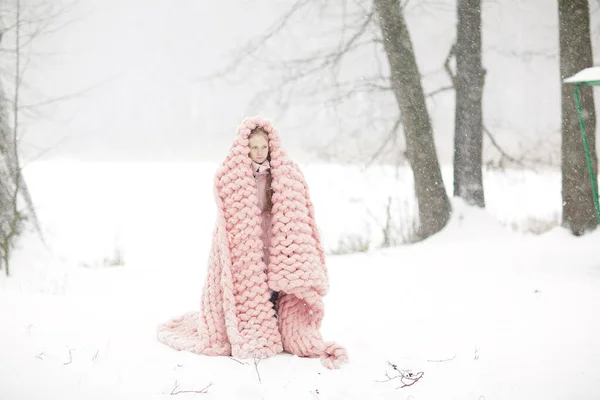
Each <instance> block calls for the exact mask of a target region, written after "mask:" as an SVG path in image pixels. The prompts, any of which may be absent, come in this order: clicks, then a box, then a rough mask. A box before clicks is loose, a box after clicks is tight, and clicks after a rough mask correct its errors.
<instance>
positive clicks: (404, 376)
mask: <svg viewBox="0 0 600 400" xmlns="http://www.w3.org/2000/svg"><path fill="white" fill-rule="evenodd" d="M388 364H389V365H390V367H392V369H393V370H394V371H396V376H390V374H389V373H388V372H386V373H385V376H386V378H387V379H386V380H384V381H376V382H379V383H384V382H389V381H392V380H394V379H399V380H400V382H401V385H400V386H398V387H397V388H396V389H402V388H405V387H407V386H412V385H414V384H415V383H417V382H418V381H419V380H420V379H421V378H422V377H423V375H425V372H423V371H419V372H417V373H416V374H415V373H412V372H411V371H409V370H400V369H398V366H396V365H395V364H392V363H391V362H389V361H388Z"/></svg>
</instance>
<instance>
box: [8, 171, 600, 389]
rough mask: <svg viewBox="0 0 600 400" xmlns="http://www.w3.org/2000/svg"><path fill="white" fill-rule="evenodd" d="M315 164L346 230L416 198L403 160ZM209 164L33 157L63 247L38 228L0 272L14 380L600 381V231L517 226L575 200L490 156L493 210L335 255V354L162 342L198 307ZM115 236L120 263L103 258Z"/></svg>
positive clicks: (49, 226)
mask: <svg viewBox="0 0 600 400" xmlns="http://www.w3.org/2000/svg"><path fill="white" fill-rule="evenodd" d="M305 172H306V176H307V180H308V181H309V184H310V185H311V193H312V195H313V199H314V202H315V207H316V212H317V220H318V222H319V224H320V227H321V230H322V231H323V235H324V239H326V241H327V242H328V243H329V244H328V245H329V246H330V247H332V248H333V247H335V244H336V243H337V240H338V239H339V238H340V235H344V234H348V232H351V233H361V232H363V233H364V232H365V231H366V230H368V229H366V228H365V227H368V228H369V229H370V230H371V231H372V232H371V233H373V235H372V236H369V238H370V239H371V240H372V241H376V240H378V239H379V237H378V236H377V235H376V234H374V232H375V231H376V228H377V226H378V225H377V224H380V223H381V221H380V220H379V218H380V217H381V215H382V213H381V211H380V208H379V206H381V205H384V204H385V203H386V201H387V199H386V196H388V195H390V194H393V193H396V194H397V196H398V197H399V199H397V200H398V203H399V204H404V205H408V204H412V203H410V202H409V199H410V198H411V196H412V191H411V190H410V186H411V185H412V184H411V182H410V180H409V179H408V176H409V175H410V174H408V173H407V172H406V171H401V173H400V174H399V175H398V176H399V177H400V180H394V179H392V178H393V176H394V175H393V174H392V171H391V170H388V171H386V170H378V169H373V170H369V171H367V172H361V171H359V170H358V169H356V168H353V167H347V166H326V165H311V166H306V167H305ZM213 174H214V166H213V165H208V164H193V163H179V164H127V163H122V164H99V163H91V164H85V163H80V164H76V165H74V164H71V163H63V164H56V163H51V164H47V163H38V164H32V165H30V166H28V169H27V170H26V177H27V178H28V179H29V182H30V188H31V191H32V192H33V195H34V198H35V199H36V203H37V204H38V205H39V209H40V218H41V219H42V222H43V223H44V227H45V229H46V232H47V242H48V247H49V250H47V249H45V248H44V247H43V246H41V245H40V244H39V242H37V241H35V240H34V239H33V238H26V239H25V241H24V242H23V243H22V244H21V245H20V248H19V249H18V250H17V252H16V254H15V257H14V260H13V263H14V276H13V277H11V278H8V279H7V278H2V279H0V304H2V305H3V306H2V308H1V309H0V321H2V322H1V323H2V330H1V333H0V357H1V359H2V362H0V398H1V399H8V400H13V399H18V400H21V399H38V398H46V399H55V398H56V399H66V400H70V399H121V398H123V399H125V398H126V399H162V398H165V399H166V398H172V396H174V395H176V396H177V397H175V398H182V399H186V398H204V399H257V400H258V399H319V400H325V399H408V398H410V399H415V400H417V399H473V400H480V399H511V400H513V399H599V398H600V385H598V382H600V340H599V339H598V338H599V337H600V320H599V319H598V309H600V290H599V289H600V253H599V252H598V242H599V240H600V231H599V232H594V233H592V234H589V235H586V236H583V237H579V238H575V237H573V236H571V235H570V234H568V233H567V232H566V231H564V230H563V229H562V228H558V227H556V228H554V229H551V230H550V231H549V232H547V233H545V234H542V235H539V236H536V235H531V234H525V233H521V232H518V231H515V230H513V229H512V227H515V226H522V225H521V224H520V222H519V221H523V220H525V219H528V218H532V219H544V218H554V216H555V215H556V213H557V212H559V211H560V190H559V187H558V185H559V182H560V179H559V175H557V174H556V173H552V172H545V173H539V174H529V173H525V172H522V171H521V172H519V171H515V172H506V173H504V174H501V173H500V172H498V171H495V172H486V175H485V177H486V182H485V184H486V196H487V197H488V199H487V200H488V205H489V208H488V210H479V209H474V208H471V207H469V206H467V205H465V204H464V203H462V202H461V201H459V200H456V199H455V200H453V207H454V214H453V217H452V220H451V221H450V223H449V224H448V226H447V227H446V228H445V229H444V230H443V231H442V232H440V233H439V234H437V235H435V236H434V237H432V238H430V239H428V240H426V241H424V242H422V243H417V244H410V245H403V246H398V247H394V248H386V249H371V250H370V251H369V252H366V253H360V254H348V255H340V256H332V255H330V256H328V259H327V261H328V268H329V274H330V282H331V291H330V293H329V294H328V296H327V297H326V298H325V320H324V323H323V327H322V333H323V335H324V337H325V338H326V339H327V340H334V341H336V342H339V343H341V344H343V345H344V346H346V347H347V349H348V352H349V356H350V363H349V364H347V365H345V366H344V367H342V368H341V369H340V370H333V371H330V370H327V369H325V368H323V367H322V366H321V364H320V362H319V361H318V360H314V359H302V358H298V357H295V356H291V355H287V354H282V355H278V356H275V357H272V358H269V359H266V360H262V361H260V362H259V363H258V364H257V365H255V363H254V361H253V360H233V359H231V358H227V357H222V358H217V357H205V356H198V355H194V354H190V353H184V352H177V351H174V350H172V349H170V348H168V347H166V346H164V345H162V344H161V343H158V342H157V341H156V339H155V327H156V325H157V324H158V323H160V322H163V321H165V320H166V319H168V318H169V317H172V316H176V315H179V314H181V313H183V312H186V311H190V310H193V309H197V307H198V303H199V296H200V290H201V287H202V284H203V280H204V273H205V265H206V259H207V252H208V246H209V245H210V241H209V237H210V232H211V230H212V223H213V214H214V212H213V209H214V206H213V203H212V190H211V187H210V182H211V179H212V176H213ZM446 176H447V173H446V174H445V178H446ZM342 178H345V179H344V180H342ZM557 181H558V183H557ZM392 182H396V183H395V184H392ZM446 185H447V187H451V181H446ZM402 190H403V191H402ZM343 198H345V199H346V201H342V202H340V199H343ZM525 200H526V201H525ZM407 208H408V209H407V210H404V211H403V212H404V214H402V218H408V220H409V219H410V218H411V216H412V215H413V213H414V211H412V210H413V209H414V207H412V208H411V207H407ZM369 211H371V212H369ZM511 218H513V219H511ZM408 220H405V221H408ZM373 221H374V222H373ZM360 222H364V224H363V225H361V223H360ZM406 223H407V224H408V222H406ZM361 229H362V231H361ZM115 246H116V247H118V248H119V249H120V251H122V253H123V259H124V263H125V265H124V266H105V265H104V263H103V259H104V258H106V257H108V258H110V257H111V254H112V253H113V250H114V249H115ZM373 247H375V246H373ZM388 362H391V363H393V364H395V365H397V368H398V369H399V370H410V371H411V372H412V373H414V374H416V373H418V372H423V373H424V375H423V376H422V378H421V379H420V380H419V381H417V382H416V383H415V384H414V385H412V386H410V387H405V388H401V389H397V387H398V386H400V382H399V381H398V379H394V380H392V381H389V382H381V381H385V380H386V377H385V374H386V372H388V373H389V374H391V375H390V376H393V375H392V374H393V373H394V371H393V370H392V368H391V367H390V366H389V365H388ZM208 385H210V386H209V387H208V388H207V389H206V393H205V394H197V393H177V392H178V391H201V390H202V389H204V388H206V387H207V386H208Z"/></svg>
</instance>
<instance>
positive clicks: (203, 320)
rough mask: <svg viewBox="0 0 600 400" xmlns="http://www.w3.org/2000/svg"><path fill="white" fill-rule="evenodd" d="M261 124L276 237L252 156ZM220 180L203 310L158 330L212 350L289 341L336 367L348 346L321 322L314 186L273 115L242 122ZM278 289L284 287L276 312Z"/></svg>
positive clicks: (287, 345) (322, 286)
mask: <svg viewBox="0 0 600 400" xmlns="http://www.w3.org/2000/svg"><path fill="white" fill-rule="evenodd" d="M256 127H262V128H263V130H264V131H265V132H267V134H268V139H269V152H270V158H271V161H270V164H271V175H272V183H271V187H272V189H273V193H272V209H271V214H272V226H271V228H272V238H271V243H265V244H263V243H262V241H261V239H260V238H261V211H260V210H259V208H258V197H257V184H256V181H255V179H254V177H253V174H252V168H251V162H252V161H251V159H250V157H249V152H250V149H249V140H248V135H249V134H250V132H251V130H252V129H254V128H256ZM214 183H215V199H216V203H217V220H216V224H215V228H214V233H213V239H212V248H211V251H210V257H209V262H208V273H207V276H206V281H205V284H204V289H203V291H202V300H201V307H200V312H190V313H187V314H184V315H182V316H180V317H177V318H175V319H172V320H170V321H168V322H166V323H164V324H162V325H160V326H159V327H158V339H159V340H160V341H161V342H163V343H165V344H167V345H168V346H171V347H173V348H175V349H178V350H186V351H190V352H194V353H198V354H204V355H211V356H233V357H237V358H254V357H256V358H265V357H269V356H272V355H275V354H277V353H280V352H282V351H284V350H285V351H287V352H289V353H292V354H295V355H297V356H300V357H319V358H320V359H321V362H322V364H323V365H324V366H325V367H327V368H339V366H340V365H341V364H343V363H344V362H346V361H347V355H346V351H345V349H344V348H342V347H341V346H339V345H337V344H335V343H331V342H324V341H323V339H322V337H321V333H320V332H319V329H320V326H321V321H322V319H323V296H324V295H325V294H326V292H327V289H328V274H327V269H326V266H325V257H324V254H323V249H322V247H321V243H320V239H319V235H318V231H317V227H316V224H315V217H314V211H313V206H312V203H311V200H310V196H309V191H308V187H307V185H306V181H305V179H304V176H303V175H302V172H301V171H300V169H299V168H298V166H297V165H296V164H295V163H294V162H292V161H291V160H290V159H289V158H288V157H287V155H286V153H285V151H284V150H283V149H282V148H281V144H280V138H279V135H278V132H277V130H276V129H274V128H273V126H272V125H271V123H270V122H269V121H267V120H263V119H262V118H260V117H253V118H247V119H245V120H244V121H243V122H242V124H241V125H240V126H238V129H237V136H236V138H235V141H234V143H233V145H232V147H231V149H230V151H229V153H228V155H227V157H226V158H225V161H224V162H223V164H222V165H221V167H220V168H219V170H218V172H217V174H216V177H215V182H214ZM263 245H264V246H268V248H269V254H270V258H269V262H268V266H266V265H265V263H264V262H263V259H262V258H263V254H264V252H263ZM271 290H273V291H276V292H279V299H278V301H277V316H276V315H275V310H274V309H273V303H271V302H270V301H269V297H270V291H271Z"/></svg>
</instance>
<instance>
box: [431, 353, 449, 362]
mask: <svg viewBox="0 0 600 400" xmlns="http://www.w3.org/2000/svg"><path fill="white" fill-rule="evenodd" d="M455 358H456V355H455V356H454V357H452V358H446V359H444V360H427V362H447V361H452V360H454V359H455Z"/></svg>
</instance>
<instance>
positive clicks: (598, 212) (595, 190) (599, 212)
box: [575, 83, 600, 224]
mask: <svg viewBox="0 0 600 400" xmlns="http://www.w3.org/2000/svg"><path fill="white" fill-rule="evenodd" d="M583 84H584V83H578V84H577V85H575V102H576V103H577V113H578V114H579V127H580V128H581V136H582V138H583V148H584V149H585V159H586V161H587V167H588V173H589V175H590V183H591V184H592V193H593V196H594V204H595V205H596V218H597V219H598V224H600V201H599V200H598V188H597V186H596V179H595V177H594V168H592V158H591V156H590V147H589V145H588V139H587V135H586V134H585V126H584V123H583V115H582V114H581V101H580V100H579V86H581V85H583Z"/></svg>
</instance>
